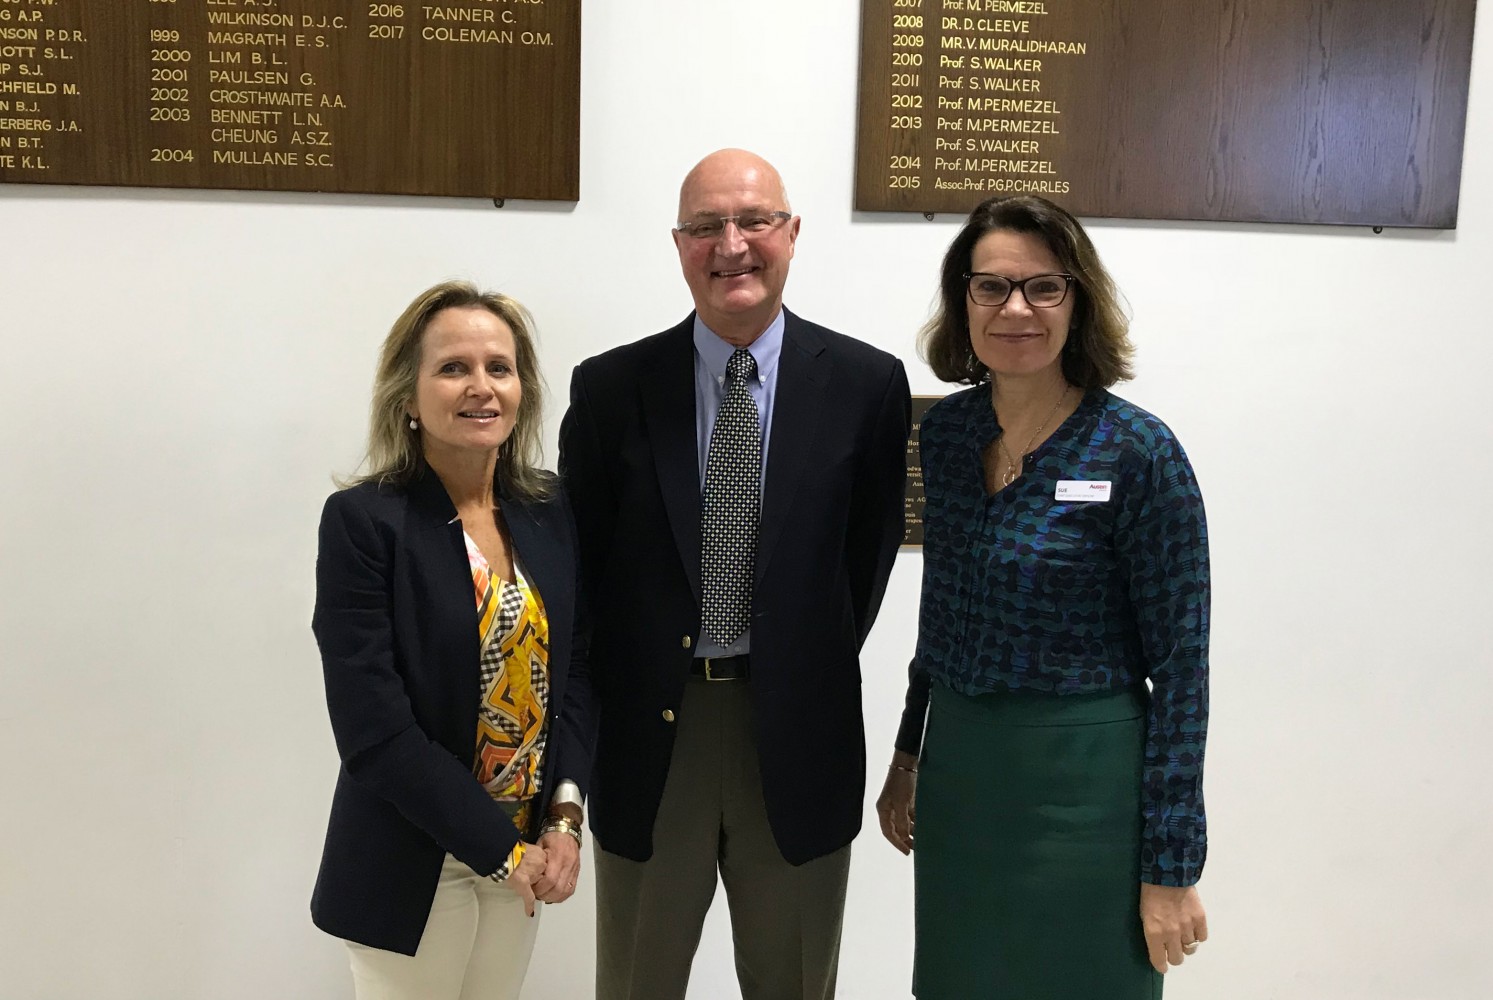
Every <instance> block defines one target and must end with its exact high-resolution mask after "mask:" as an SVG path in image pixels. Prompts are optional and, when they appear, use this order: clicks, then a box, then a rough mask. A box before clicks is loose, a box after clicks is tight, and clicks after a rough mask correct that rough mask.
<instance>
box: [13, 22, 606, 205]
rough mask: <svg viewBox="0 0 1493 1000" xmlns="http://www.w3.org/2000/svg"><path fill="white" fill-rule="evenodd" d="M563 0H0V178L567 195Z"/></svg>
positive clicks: (576, 166)
mask: <svg viewBox="0 0 1493 1000" xmlns="http://www.w3.org/2000/svg"><path fill="white" fill-rule="evenodd" d="M580 23H581V14H580V0H451V2H449V3H445V4H432V3H420V2H418V0H416V2H413V3H410V2H395V3H383V2H370V0H259V2H258V3H255V2H254V0H51V2H49V3H47V4H41V5H35V4H32V3H30V2H29V0H27V2H21V3H15V2H5V3H0V181H4V182H12V183H50V184H104V185H131V186H143V187H177V188H236V189H248V190H271V191H337V192H363V193H379V194H415V195H454V196H475V197H486V198H526V199H548V200H562V201H575V200H577V199H578V198H579V197H580Z"/></svg>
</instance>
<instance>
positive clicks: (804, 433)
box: [755, 309, 831, 583]
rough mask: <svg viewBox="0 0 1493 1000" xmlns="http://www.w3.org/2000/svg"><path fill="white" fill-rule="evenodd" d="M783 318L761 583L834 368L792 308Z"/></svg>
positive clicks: (760, 539)
mask: <svg viewBox="0 0 1493 1000" xmlns="http://www.w3.org/2000/svg"><path fill="white" fill-rule="evenodd" d="M783 315H784V327H783V353H782V356H781V357H780V358H779V359H778V384H777V390H776V394H775V395H774V397H773V404H772V410H773V412H772V431H771V437H770V439H769V440H768V445H767V483H766V487H765V489H764V492H763V497H762V526H761V528H760V530H759V531H758V533H757V565H756V575H755V579H756V581H757V582H758V583H760V582H761V580H762V574H763V573H764V572H765V571H766V569H767V565H768V562H769V557H770V556H771V555H772V547H773V545H774V544H775V543H776V542H777V539H778V535H779V534H781V533H782V530H783V525H784V524H785V523H786V522H787V520H788V518H789V517H790V516H791V514H792V503H793V495H794V493H795V492H797V490H798V484H799V480H800V479H802V478H803V475H804V473H805V472H806V471H807V470H808V468H809V464H810V461H809V460H810V458H811V457H812V456H813V454H814V445H815V439H816V435H817V432H818V427H819V420H820V416H819V413H820V410H821V408H822V404H823V401H824V396H825V387H826V386H827V385H828V384H829V376H830V367H831V366H830V361H829V356H828V355H827V354H825V345H824V341H823V340H821V339H820V338H819V336H818V335H817V334H815V333H814V332H813V331H812V330H811V329H810V328H809V327H808V326H807V325H805V324H804V322H803V321H802V320H800V319H799V318H798V317H797V316H795V315H793V314H792V313H791V312H788V310H786V309H784V310H783Z"/></svg>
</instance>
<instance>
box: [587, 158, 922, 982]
mask: <svg viewBox="0 0 1493 1000" xmlns="http://www.w3.org/2000/svg"><path fill="white" fill-rule="evenodd" d="M678 219H679V226H678V228H676V229H675V230H674V242H675V246H676V248H677V249H678V252H679V260H680V264H681V267H682V268H683V271H684V277H685V280H686V282H687V283H688V285H689V288H690V292H691V295H692V297H693V299H694V304H695V311H694V313H693V314H692V315H691V316H689V317H688V318H686V319H685V320H684V321H683V322H682V323H680V324H679V325H678V326H676V327H674V328H673V329H670V330H666V331H664V332H663V333H660V334H657V335H655V336H652V337H648V338H646V339H644V340H640V341H638V342H636V343H633V344H629V345H627V346H624V347H620V348H617V349H615V350H612V351H608V352H607V353H605V354H602V355H600V356H598V357H594V358H591V359H590V360H588V361H585V362H583V363H582V364H581V365H579V366H578V367H577V368H576V370H575V374H574V378H573V381H572V383H571V405H570V410H569V412H568V413H567V414H566V416H565V421H564V425H563V426H562V428H561V441H560V448H561V458H560V462H561V469H562V474H563V476H564V478H565V484H566V490H567V492H568V493H569V494H570V497H571V503H572V506H573V508H574V510H575V517H576V525H577V530H578V534H579V541H580V551H581V561H582V573H583V579H584V586H585V587H586V591H587V594H588V597H589V599H590V606H591V609H592V624H593V630H592V639H591V646H590V655H591V659H590V663H591V670H592V676H593V683H594V684H595V686H596V690H597V696H598V699H599V704H600V707H601V731H600V739H599V743H598V746H597V755H596V765H595V771H594V774H593V782H592V790H591V799H590V822H591V827H592V830H593V832H594V834H595V837H596V844H597V848H598V849H597V852H596V867H597V873H596V875H597V908H598V923H597V997H598V998H599V1000H670V998H682V997H683V996H684V993H685V987H686V984H687V982H688V978H689V970H690V964H691V961H692V959H693V957H694V953H695V950H696V947H697V945H698V942H699V938H700V931H701V926H702V923H703V920H704V917H705V913H706V911H707V910H708V909H709V906H710V903H711V900H712V898H713V897H714V894H715V889H716V884H717V873H719V877H720V880H721V881H722V882H723V883H724V885H725V887H726V896H727V901H728V903H729V906H730V910H731V919H732V929H733V939H734V941H735V947H736V967H737V977H738V980H739V982H740V985H741V990H742V995H743V997H744V998H746V1000H785V998H793V997H802V998H805V1000H808V998H814V1000H820V998H825V997H831V996H833V995H834V989H835V976H836V969H837V965H838V954H839V941H840V926H841V920H842V915H843V910H844V900H845V884H846V877H847V874H848V870H849V860H850V846H849V845H850V842H851V840H852V838H854V837H855V835H856V833H857V832H858V831H859V829H860V824H861V813H862V805H863V798H864V792H865V737H864V730H863V724H862V717H861V679H860V661H859V652H860V648H861V645H862V643H864V641H865V639H866V635H867V633H869V632H870V629H871V624H872V622H873V621H874V620H875V617H876V612H877V609H878V607H879V606H880V603H881V598H882V595H883V593H884V592H885V588H886V581H887V577H888V575H889V573H890V572H891V567H892V562H893V559H894V557H895V555H896V551H897V546H898V544H899V543H900V541H901V537H902V531H903V525H902V504H903V500H902V498H903V491H904V479H905V454H906V444H907V436H908V432H909V427H910V415H909V400H908V390H907V376H906V373H905V372H904V371H903V368H902V364H901V362H899V361H898V360H897V359H896V358H894V357H892V356H891V355H889V354H886V353H885V352H882V351H879V350H876V349H874V348H872V347H869V346H867V345H866V344H863V343H861V342H859V341H857V340H853V339H851V338H849V337H845V336H842V335H840V334H838V333H834V332H832V331H830V330H827V329H825V328H824V327H821V326H818V325H816V324H814V323H810V322H808V321H807V320H804V319H801V318H799V317H798V316H795V315H794V314H792V313H791V312H789V311H788V310H786V309H784V308H783V300H782V296H783V286H784V283H785V282H786V279H787V276H788V265H789V262H790V261H791V259H792V257H793V252H794V245H795V242H796V240H797V237H798V231H799V223H800V220H799V219H798V218H797V217H796V216H793V215H792V213H791V209H790V208H789V206H788V201H787V195H786V193H785V191H784V189H783V184H782V181H781V179H780V178H779V177H778V174H777V171H775V170H774V169H773V168H772V166H771V165H770V164H768V163H767V162H766V161H764V160H762V159H761V158H760V157H757V156H755V155H753V154H751V153H747V152H744V151H742V150H722V151H720V152H717V153H713V154H711V155H710V156H708V157H706V158H705V159H704V160H702V161H701V162H700V163H699V164H698V165H697V166H696V167H695V168H694V169H693V170H692V171H691V172H690V174H689V175H688V177H686V179H685V181H684V184H683V186H682V188H681V191H680V205H679V216H678ZM738 349H745V350H747V351H749V352H750V354H751V355H752V360H753V361H754V362H755V374H754V377H747V378H744V379H743V381H744V382H746V383H747V385H748V388H749V390H750V395H751V397H752V401H753V403H754V404H755V407H756V411H757V417H758V425H759V427H760V434H761V456H762V474H761V496H760V523H759V526H758V531H757V536H756V544H755V559H754V561H753V566H752V567H751V577H750V583H751V587H750V589H751V594H750V608H749V611H748V613H747V617H746V623H747V624H746V631H745V632H744V633H743V634H742V635H741V636H740V638H738V639H735V640H732V641H730V642H729V643H726V644H722V643H719V642H717V641H716V639H715V638H714V637H712V635H711V634H710V632H709V631H707V630H706V629H704V628H703V627H702V612H701V600H702V593H701V549H702V540H701V519H702V507H701V504H702V501H701V497H702V489H703V483H704V479H705V469H706V458H707V453H708V450H709V445H710V438H711V431H712V429H713V428H714V426H715V423H716V417H717V414H718V413H719V412H721V410H720V407H721V403H722V399H723V397H724V395H725V393H726V391H727V388H726V384H727V380H726V366H727V361H728V359H729V358H730V357H731V356H732V354H733V353H734V352H736V351H737V350H738Z"/></svg>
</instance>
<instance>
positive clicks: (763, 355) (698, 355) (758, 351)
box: [695, 309, 784, 657]
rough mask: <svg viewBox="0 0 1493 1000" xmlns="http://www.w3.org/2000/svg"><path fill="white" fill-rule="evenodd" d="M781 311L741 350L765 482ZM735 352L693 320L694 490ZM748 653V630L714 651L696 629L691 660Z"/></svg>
mask: <svg viewBox="0 0 1493 1000" xmlns="http://www.w3.org/2000/svg"><path fill="white" fill-rule="evenodd" d="M783 325H784V324H783V310H781V309H779V310H778V315H777V317H776V318H775V319H773V321H772V322H771V323H770V324H768V327H767V329H766V330H763V331H762V334H761V336H759V337H758V338H757V339H756V340H754V341H752V342H751V344H749V345H747V350H748V351H750V352H751V354H752V360H754V361H756V362H757V381H756V383H755V384H752V385H749V386H748V387H747V388H748V389H750V390H751V393H752V401H753V402H755V403H756V404H757V425H758V426H759V427H760V428H761V429H762V482H763V483H764V484H765V483H766V482H767V445H768V441H769V439H770V438H771V435H772V401H773V396H774V395H775V394H776V392H777V387H778V358H779V357H780V356H781V355H782V353H783ZM735 351H736V348H735V347H734V346H732V345H731V344H729V343H727V342H726V341H724V340H722V339H721V338H720V337H718V336H716V334H715V333H714V332H713V331H712V330H711V329H710V327H708V326H706V325H705V323H704V321H702V320H701V319H700V317H699V316H698V315H696V316H695V444H696V446H697V449H698V451H699V455H700V489H701V490H704V488H705V460H706V458H707V457H708V456H709V454H710V435H711V432H712V431H714V430H715V415H716V414H717V413H719V412H720V409H721V403H722V401H724V400H725V398H726V362H728V361H730V360H731V355H732V354H733V353H735ZM751 648H752V630H751V628H748V629H747V630H746V631H745V632H743V633H741V636H740V637H739V638H738V639H737V640H736V641H735V642H733V643H731V645H729V646H724V647H723V646H720V645H719V644H717V643H716V641H715V640H714V639H712V638H710V636H709V635H707V634H706V633H705V630H704V629H701V630H700V636H699V641H697V642H696V643H695V656H696V657H702V656H737V655H739V654H741V653H745V652H747V651H748V650H750V649H751Z"/></svg>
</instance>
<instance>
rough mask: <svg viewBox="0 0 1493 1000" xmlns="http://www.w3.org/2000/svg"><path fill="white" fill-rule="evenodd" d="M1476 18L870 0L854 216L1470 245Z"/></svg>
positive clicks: (1304, 4) (1359, 3)
mask: <svg viewBox="0 0 1493 1000" xmlns="http://www.w3.org/2000/svg"><path fill="white" fill-rule="evenodd" d="M1475 7H1476V0H1351V2H1349V0H1038V2H1027V3H1022V2H1012V0H863V6H862V30H861V65H860V120H859V139H858V145H857V151H856V187H855V207H856V208H857V209H860V210H867V211H894V212H958V213H966V212H968V211H969V210H970V209H971V208H972V207H973V206H974V205H976V204H977V203H979V202H980V201H981V200H983V199H984V198H986V197H989V196H990V195H993V194H1003V193H1019V192H1020V191H1022V190H1031V191H1032V192H1033V193H1037V194H1042V195H1044V196H1046V197H1049V198H1052V199H1053V200H1055V201H1058V202H1059V203H1060V204H1062V205H1063V206H1064V207H1066V208H1068V209H1069V210H1070V211H1072V212H1074V213H1075V214H1077V215H1082V216H1090V217H1113V218H1132V219H1199V220H1209V221H1241V222H1284V223H1324V224H1337V225H1369V226H1406V227H1428V228H1440V229H1448V228H1455V226H1456V224H1457V200H1458V190H1459V186H1460V183H1461V170H1462V145H1463V133H1464V130H1465V127H1466V118H1467V90H1468V78H1469V74H1470V67H1471V60H1472V31H1473V20H1474V14H1475ZM1079 49H1081V50H1082V51H1081V52H1080V51H1078V50H1079ZM918 56H920V57H921V58H920V59H918V58H916V57H918ZM975 60H979V62H978V63H976V62H975ZM986 60H992V61H991V62H989V63H986V62H985V61H986ZM914 62H917V63H920V64H919V65H913V63H914ZM986 66H988V67H990V68H986ZM972 87H973V88H976V89H971V88H972ZM996 88H1001V89H996ZM972 98H973V99H976V100H978V101H979V105H978V107H974V106H972V104H971V99H972ZM991 101H1012V102H1023V103H1014V104H1005V105H1002V104H998V103H990V102H991ZM941 102H942V103H941ZM961 102H962V103H961ZM1039 102H1048V103H1039ZM990 122H995V123H997V124H995V125H991V124H989V123H990ZM974 123H979V124H974ZM956 145H957V147H958V148H955V146H956ZM940 147H942V148H940ZM950 185H952V186H950Z"/></svg>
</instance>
